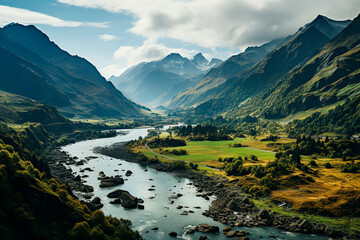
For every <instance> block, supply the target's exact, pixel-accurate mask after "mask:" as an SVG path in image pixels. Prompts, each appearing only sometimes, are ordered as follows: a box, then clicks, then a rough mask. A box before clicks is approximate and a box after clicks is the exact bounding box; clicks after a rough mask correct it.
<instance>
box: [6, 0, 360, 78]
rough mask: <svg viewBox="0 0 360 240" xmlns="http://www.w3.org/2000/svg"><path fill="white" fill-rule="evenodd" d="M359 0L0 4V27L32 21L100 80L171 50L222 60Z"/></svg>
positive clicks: (342, 15)
mask: <svg viewBox="0 0 360 240" xmlns="http://www.w3.org/2000/svg"><path fill="white" fill-rule="evenodd" d="M359 10H360V4H359V1H358V0H317V1H313V0H303V1H295V0H31V1H30V0H0V25H1V26H4V25H6V24H7V23H10V22H18V23H22V24H26V25H27V24H34V25H35V26H36V27H37V28H39V29H40V30H41V31H43V32H44V33H46V34H47V35H48V36H49V37H50V39H51V40H52V41H54V42H55V43H57V44H58V45H59V46H60V47H61V48H62V49H64V50H66V51H68V52H69V53H70V54H73V55H79V56H82V57H85V58H86V59H88V60H89V61H90V62H92V63H93V64H94V65H95V66H96V67H97V68H98V69H99V71H100V72H101V73H102V74H103V75H104V76H105V77H106V78H108V77H110V76H111V75H113V74H114V75H119V74H120V73H121V72H123V71H124V70H125V69H126V68H128V67H130V66H132V65H134V64H137V63H139V62H142V61H151V60H157V59H160V58H163V57H164V56H166V55H167V54H169V53H171V52H179V53H180V54H182V55H183V56H185V57H189V58H190V57H191V56H193V55H195V54H196V53H197V52H202V53H204V55H205V56H206V57H207V58H209V60H210V58H212V57H217V58H221V59H223V60H224V59H226V58H228V57H229V56H231V55H233V54H237V53H239V52H241V51H243V50H244V49H245V48H246V47H247V46H256V45H260V44H262V43H265V42H267V41H270V40H272V39H275V38H279V37H283V36H287V35H289V34H292V33H294V32H295V31H296V30H297V29H298V28H299V27H301V26H302V25H304V24H306V23H308V22H310V21H311V20H313V19H314V18H315V17H316V16H317V15H318V14H322V15H325V16H328V17H330V18H333V19H336V20H343V19H353V18H354V17H356V16H357V14H359Z"/></svg>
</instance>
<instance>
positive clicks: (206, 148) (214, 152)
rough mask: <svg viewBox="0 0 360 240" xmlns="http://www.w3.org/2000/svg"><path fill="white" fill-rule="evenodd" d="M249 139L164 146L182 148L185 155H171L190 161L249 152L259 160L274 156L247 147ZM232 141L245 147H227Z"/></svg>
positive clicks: (188, 142)
mask: <svg viewBox="0 0 360 240" xmlns="http://www.w3.org/2000/svg"><path fill="white" fill-rule="evenodd" d="M249 141H251V140H250V139H244V138H236V139H234V140H233V141H186V146H183V147H171V148H166V149H168V150H169V151H171V150H173V149H177V150H180V149H184V150H186V151H187V153H188V154H187V155H182V156H179V155H171V154H167V155H168V156H170V157H173V158H175V159H179V160H184V161H192V162H206V161H213V160H217V159H218V158H219V157H221V158H226V157H239V156H241V157H245V156H250V155H251V154H254V155H256V156H257V157H258V158H259V159H260V160H272V159H274V158H275V153H273V152H269V151H264V150H260V149H253V148H247V147H246V142H249ZM234 143H241V144H243V145H245V147H236V148H234V147H229V146H230V145H232V144H234Z"/></svg>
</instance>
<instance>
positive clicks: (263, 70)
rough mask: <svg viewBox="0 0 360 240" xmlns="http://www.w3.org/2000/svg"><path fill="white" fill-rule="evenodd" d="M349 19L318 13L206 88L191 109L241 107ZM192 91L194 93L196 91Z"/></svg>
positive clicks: (311, 53)
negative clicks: (276, 44) (266, 51)
mask: <svg viewBox="0 0 360 240" xmlns="http://www.w3.org/2000/svg"><path fill="white" fill-rule="evenodd" d="M350 22H351V21H334V20H330V19H328V18H325V17H323V16H318V17H317V18H316V19H314V20H313V21H312V22H311V23H309V24H307V25H305V26H304V27H302V28H300V29H299V30H298V31H297V32H296V33H295V34H294V35H292V36H291V37H290V38H289V39H288V40H287V41H286V42H284V43H283V44H282V45H281V46H279V47H277V48H276V49H274V50H273V51H272V52H270V53H269V54H267V56H266V57H265V58H264V59H263V60H262V61H260V62H259V63H257V64H255V65H254V66H252V67H250V68H247V69H245V70H243V71H241V72H240V73H238V74H237V75H236V76H235V77H231V78H226V80H224V81H223V82H222V83H221V84H219V85H218V86H217V87H216V88H214V89H213V90H212V91H211V92H208V93H207V94H206V95H207V96H208V97H207V99H208V101H207V102H204V103H203V104H200V105H199V106H198V107H196V109H195V112H197V114H208V115H213V114H218V113H221V112H229V111H230V112H231V111H234V109H239V108H241V107H242V105H243V104H246V102H247V101H249V100H250V99H251V97H254V96H256V95H257V94H259V93H260V92H262V91H265V90H267V89H268V88H271V87H272V86H273V85H274V84H275V83H276V82H277V81H278V80H279V79H280V78H282V77H283V76H284V75H285V74H287V73H288V72H289V71H290V70H292V69H293V68H294V67H296V66H297V65H298V64H300V63H302V62H303V61H305V60H306V59H308V58H310V57H313V56H314V54H316V53H317V51H318V50H319V49H320V48H321V47H323V46H324V45H325V44H327V43H328V42H329V41H330V40H331V39H330V38H329V37H328V36H335V35H337V34H338V33H339V31H341V29H343V27H344V26H346V25H347V24H349V23H350ZM323 32H324V33H323ZM325 34H326V35H325ZM202 81H204V80H202ZM201 83H202V82H201ZM201 83H200V84H201ZM200 84H199V85H200ZM193 94H196V91H195V93H193Z"/></svg>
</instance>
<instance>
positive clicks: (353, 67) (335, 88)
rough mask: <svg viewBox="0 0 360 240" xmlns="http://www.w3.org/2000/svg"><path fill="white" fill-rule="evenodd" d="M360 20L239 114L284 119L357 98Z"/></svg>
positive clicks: (359, 86) (359, 72)
mask: <svg viewBox="0 0 360 240" xmlns="http://www.w3.org/2000/svg"><path fill="white" fill-rule="evenodd" d="M359 44H360V18H359V16H358V17H357V18H355V19H354V20H353V21H352V22H351V23H350V24H349V25H348V26H347V27H346V28H345V29H344V30H343V31H342V32H340V33H339V34H338V35H337V36H336V37H335V38H333V39H332V40H331V41H330V42H329V43H328V44H326V45H325V46H324V47H323V48H321V49H320V50H319V51H318V53H317V54H316V55H315V56H313V57H312V58H310V59H309V60H307V61H306V62H305V63H303V64H302V65H299V66H297V67H296V68H294V69H293V70H292V71H290V72H289V73H288V74H287V75H285V76H284V77H283V78H282V79H280V80H279V81H278V82H277V83H276V84H275V85H274V86H273V87H271V88H269V89H268V90H267V91H264V92H262V93H261V94H259V96H257V97H256V98H254V99H253V100H251V101H249V102H248V103H247V104H245V106H243V107H242V108H243V109H241V110H240V109H239V111H242V112H243V111H244V108H247V111H254V109H257V111H256V113H257V114H259V115H262V116H264V117H266V118H284V117H286V116H288V115H293V114H296V113H299V112H304V111H307V110H309V109H319V108H325V107H327V106H331V105H339V104H340V103H342V102H343V101H344V100H345V99H347V98H353V97H355V96H358V95H359V94H360V80H359V79H360V78H359V77H360V71H359V69H360V45H359Z"/></svg>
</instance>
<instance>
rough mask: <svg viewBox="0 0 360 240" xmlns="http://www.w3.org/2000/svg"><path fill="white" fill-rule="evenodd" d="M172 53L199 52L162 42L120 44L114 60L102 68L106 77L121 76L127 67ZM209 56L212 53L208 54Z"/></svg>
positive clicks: (192, 53) (188, 54) (187, 55)
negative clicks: (137, 45) (172, 46)
mask: <svg viewBox="0 0 360 240" xmlns="http://www.w3.org/2000/svg"><path fill="white" fill-rule="evenodd" d="M170 53H180V54H181V55H182V56H183V57H187V58H192V57H193V56H194V55H195V54H197V52H196V51H195V50H187V49H183V48H169V47H166V46H164V45H162V44H156V43H152V42H150V41H145V42H144V44H143V45H141V46H139V47H133V46H120V47H119V48H118V49H117V50H116V51H115V52H114V56H113V58H114V61H113V63H112V64H109V65H107V66H105V67H104V68H102V69H101V70H100V72H101V74H102V75H103V76H104V77H105V78H109V77H110V76H112V75H115V76H119V75H120V74H121V73H123V72H124V71H125V70H126V69H127V68H129V67H131V66H134V65H136V64H139V63H141V62H150V61H154V60H160V59H163V58H164V57H166V56H167V55H169V54H170ZM206 56H207V57H211V55H209V54H207V55H206Z"/></svg>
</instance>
